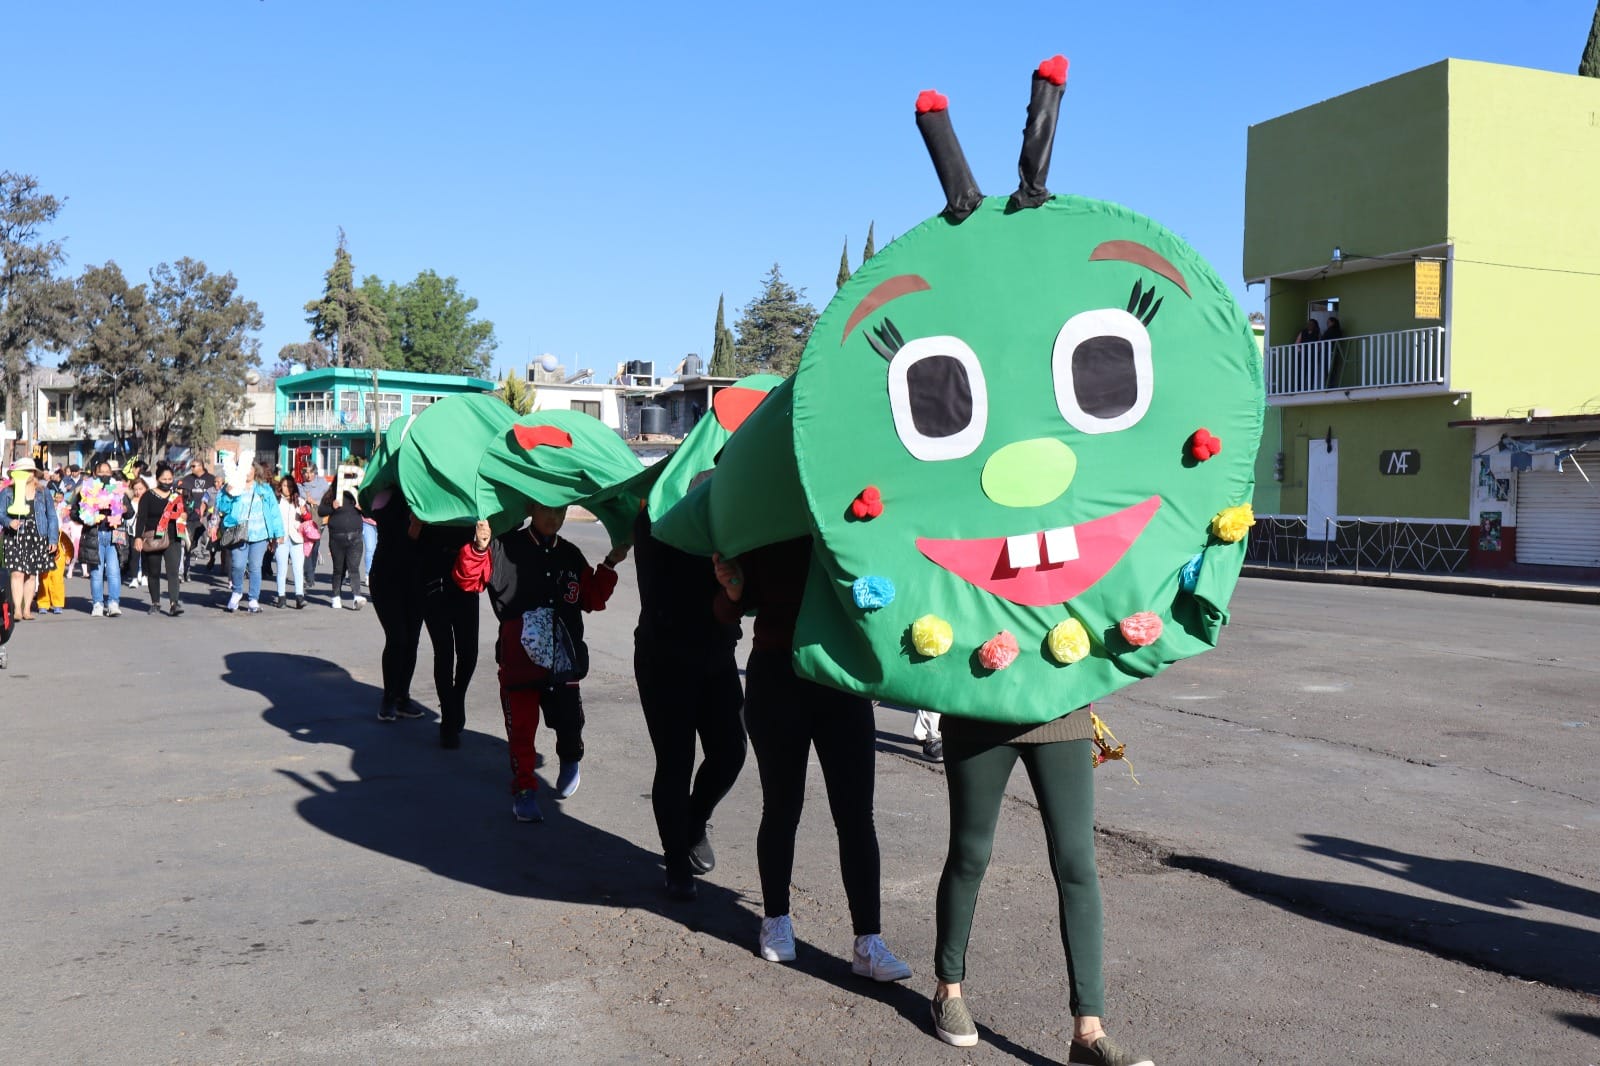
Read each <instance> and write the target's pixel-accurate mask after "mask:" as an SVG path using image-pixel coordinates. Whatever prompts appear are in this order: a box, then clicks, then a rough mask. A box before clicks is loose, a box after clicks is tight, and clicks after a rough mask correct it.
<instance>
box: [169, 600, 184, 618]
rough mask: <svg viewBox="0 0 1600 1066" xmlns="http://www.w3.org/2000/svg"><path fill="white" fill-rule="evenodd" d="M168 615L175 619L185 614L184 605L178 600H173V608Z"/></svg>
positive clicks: (170, 608)
mask: <svg viewBox="0 0 1600 1066" xmlns="http://www.w3.org/2000/svg"><path fill="white" fill-rule="evenodd" d="M167 613H168V614H170V615H172V617H174V618H176V617H178V616H179V615H180V614H182V613H183V604H181V603H179V602H178V601H177V600H173V601H172V606H171V607H169V608H168V609H167Z"/></svg>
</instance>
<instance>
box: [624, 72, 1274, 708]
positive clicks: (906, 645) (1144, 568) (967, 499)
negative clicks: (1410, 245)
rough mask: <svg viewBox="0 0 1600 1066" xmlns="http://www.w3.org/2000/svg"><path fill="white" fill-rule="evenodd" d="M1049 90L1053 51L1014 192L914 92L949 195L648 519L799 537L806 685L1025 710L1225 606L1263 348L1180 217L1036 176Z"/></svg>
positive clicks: (1256, 424) (1058, 81)
mask: <svg viewBox="0 0 1600 1066" xmlns="http://www.w3.org/2000/svg"><path fill="white" fill-rule="evenodd" d="M1065 81H1066V61H1065V60H1064V59H1062V58H1061V57H1059V56H1057V57H1055V59H1053V60H1048V61H1046V62H1045V63H1043V64H1041V65H1040V68H1039V71H1038V72H1037V73H1036V74H1035V75H1034V76H1033V92H1032V100H1031V102H1030V105H1029V109H1028V122H1027V126H1026V128H1025V132H1024V146H1023V151H1022V158H1021V162H1020V165H1019V170H1020V173H1021V177H1022V183H1021V187H1020V188H1019V189H1018V190H1017V192H1016V193H1015V194H1014V195H1012V196H1011V197H1010V198H1004V197H984V196H983V195H982V194H981V193H980V192H979V191H978V189H977V186H976V184H975V182H974V181H973V178H972V174H971V171H970V170H969V169H968V167H967V163H966V160H965V158H964V157H963V156H962V153H961V149H960V146H959V144H958V143H957V142H956V139H955V135H954V132H953V130H952V128H951V125H950V118H949V111H948V105H947V101H946V100H945V98H944V97H942V96H940V95H939V94H938V93H933V92H925V93H923V94H922V95H921V96H920V97H919V98H918V101H917V123H918V126H919V128H920V129H921V131H922V134H923V138H924V140H925V142H926V143H927V145H928V148H929V151H930V153H931V155H932V156H933V161H934V165H935V168H936V170H937V171H938V173H939V177H940V181H941V183H942V184H943V186H944V190H945V194H946V199H947V207H946V208H945V210H944V211H943V212H941V213H940V214H939V215H938V216H936V217H934V218H931V219H929V220H927V221H926V222H924V223H922V224H921V225H920V226H918V227H917V228H916V229H914V230H912V231H911V232H909V233H907V234H905V235H904V236H902V237H901V238H899V239H898V240H896V241H895V242H894V243H893V244H891V245H890V246H889V247H887V248H885V249H883V250H882V251H880V252H879V253H878V254H877V255H875V256H874V257H873V258H872V259H870V260H868V261H867V262H866V263H865V264H864V265H863V266H862V268H861V269H860V270H859V271H858V272H857V273H856V274H855V276H853V277H852V278H851V279H850V280H849V281H848V282H847V283H846V284H845V285H844V286H843V287H842V288H840V289H839V291H838V293H837V294H836V295H835V296H834V298H833V299H832V300H831V301H830V302H829V304H828V307H827V309H826V310H825V311H824V312H823V314H822V316H821V318H820V319H819V320H818V322H817V325H816V328H815V330H814V331H813V333H812V335H811V339H810V341H809V342H808V343H807V345H806V348H805V353H804V355H803V356H802V358H801V361H800V368H799V370H798V372H797V373H796V374H795V376H794V377H793V378H792V379H790V380H789V381H786V382H784V383H783V384H782V385H781V386H779V387H778V388H776V389H774V390H773V391H772V392H771V393H770V394H769V395H768V397H767V399H766V400H765V401H764V402H763V403H762V404H761V405H760V406H759V407H758V408H756V410H755V412H754V413H753V414H752V415H751V416H750V417H749V418H748V420H747V421H746V422H745V423H744V425H743V426H742V427H741V428H740V429H739V430H738V432H737V433H735V434H734V435H733V437H732V438H731V439H730V440H729V442H728V443H727V445H726V447H725V448H724V450H723V454H722V458H721V460H720V461H719V463H718V465H717V467H716V473H715V475H714V476H713V477H712V478H711V479H710V480H709V481H708V482H706V483H704V484H701V485H699V486H698V487H696V488H695V489H694V490H693V491H692V492H690V494H689V495H688V496H687V497H686V498H685V499H684V501H683V502H682V503H680V504H679V505H678V506H676V507H674V508H673V509H671V510H670V511H668V512H667V514H666V515H664V516H662V518H661V520H660V521H659V522H658V523H657V525H656V535H657V536H658V537H660V538H661V539H662V540H663V541H665V542H667V543H669V544H672V545H675V546H676V547H679V548H681V549H683V550H685V551H691V552H696V553H699V554H711V553H712V552H714V551H715V552H720V553H722V554H723V555H726V556H733V555H737V554H740V553H743V552H746V551H749V550H751V549H753V548H756V547H759V546H761V545H764V544H770V543H775V542H777V541H782V540H787V539H790V538H794V537H800V536H811V537H812V538H813V544H814V550H813V556H812V563H811V569H810V578H809V583H808V586H807V590H806V595H805V600H804V604H803V607H802V611H801V615H800V619H799V624H798V628H797V630H796V635H795V648H794V665H795V669H796V671H797V672H798V673H799V674H800V675H801V676H803V677H807V678H810V679H812V680H815V681H818V682H821V683H823V684H826V685H830V686H833V687H836V688H841V689H845V690H849V691H853V692H859V693H863V694H866V695H870V696H872V697H875V698H880V699H885V700H890V701H894V702H897V703H902V704H905V705H908V706H917V707H925V708H928V709H930V710H937V711H943V712H947V713H954V714H960V715H964V716H967V717H974V718H983V719H990V720H995V721H1005V722H1016V723H1034V722H1043V721H1048V720H1050V719H1053V718H1057V717H1059V716H1060V715H1062V714H1064V713H1067V712H1069V711H1071V710H1073V709H1074V708H1077V707H1081V706H1083V705H1085V704H1087V703H1089V702H1091V701H1093V700H1095V699H1099V698H1101V697H1103V696H1105V695H1106V694H1108V693H1110V692H1113V691H1115V690H1117V689H1119V688H1121V687H1122V686H1123V685H1126V684H1128V683H1130V682H1132V681H1135V680H1137V679H1139V678H1142V677H1149V676H1151V675H1153V674H1155V673H1158V672H1159V671H1161V670H1162V669H1164V668H1165V667H1166V666H1167V665H1168V664H1169V663H1172V662H1175V661H1177V660H1179V659H1183V658H1187V657H1188V656H1191V655H1196V654H1198V653H1200V652H1202V651H1205V650H1207V649H1208V648H1211V647H1213V646H1215V644H1216V642H1217V638H1218V631H1219V630H1220V628H1221V627H1222V626H1223V625H1224V624H1225V623H1226V621H1227V617H1228V613H1227V605H1228V600H1229V598H1230V596H1231V595H1232V593H1233V589H1234V585H1235V584H1236V582H1237V580H1238V576H1239V569H1240V566H1241V564H1242V562H1243V559H1244V552H1245V542H1244V539H1243V538H1244V535H1245V531H1246V529H1247V528H1248V526H1249V524H1250V522H1251V520H1252V519H1251V515H1250V512H1249V500H1250V498H1251V494H1252V490H1253V487H1254V467H1255V456H1256V450H1257V448H1258V446H1259V444H1260V437H1261V425H1262V412H1263V381H1262V368H1261V357H1260V351H1259V348H1258V347H1257V344H1256V341H1255V338H1254V334H1253V332H1252V331H1251V329H1250V326H1249V323H1248V322H1247V320H1246V318H1245V315H1244V313H1243V312H1242V311H1241V310H1240V308H1239V306H1238V304H1237V303H1236V302H1235V300H1234V299H1233V297H1232V295H1231V294H1230V293H1229V292H1228V290H1227V289H1226V287H1225V286H1224V285H1223V284H1222V282H1221V281H1220V280H1219V279H1218V277H1217V276H1216V274H1215V273H1214V272H1213V271H1212V269H1211V268H1210V266H1208V265H1207V264H1206V263H1205V261H1204V260H1202V259H1201V258H1200V256H1199V255H1198V254H1196V252H1195V251H1194V250H1193V249H1192V248H1190V247H1189V246H1188V245H1187V244H1186V243H1184V242H1183V241H1182V240H1180V239H1179V238H1178V237H1177V236H1175V235H1174V234H1173V233H1172V232H1171V231H1169V230H1167V229H1166V228H1164V227H1162V226H1160V225H1158V224H1157V223H1155V222H1152V221H1150V220H1149V219H1147V218H1144V217H1142V216H1140V215H1138V214H1135V213H1134V212H1132V211H1130V210H1128V209H1126V208H1123V207H1120V206H1117V205H1115V204H1110V203H1105V202H1102V201H1098V200H1090V199H1086V198H1083V197H1077V196H1053V195H1051V194H1050V193H1049V191H1048V190H1047V189H1046V188H1045V187H1044V181H1045V175H1046V173H1047V171H1048V168H1049V161H1050V151H1051V142H1052V140H1053V138H1054V133H1055V127H1056V120H1057V114H1058V109H1059V104H1060V99H1061V94H1062V87H1063V85H1064V84H1065ZM1224 442H1226V447H1225V448H1224V446H1223V445H1224Z"/></svg>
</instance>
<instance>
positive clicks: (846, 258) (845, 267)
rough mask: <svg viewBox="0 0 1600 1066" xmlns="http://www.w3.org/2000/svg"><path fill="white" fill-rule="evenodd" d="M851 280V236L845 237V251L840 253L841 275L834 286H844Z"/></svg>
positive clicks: (838, 287)
mask: <svg viewBox="0 0 1600 1066" xmlns="http://www.w3.org/2000/svg"><path fill="white" fill-rule="evenodd" d="M849 280H850V238H849V237H846V238H845V239H844V251H842V252H840V253H839V277H838V278H837V279H836V280H835V281H834V283H833V284H834V288H837V289H842V288H844V283H845V282H847V281H849Z"/></svg>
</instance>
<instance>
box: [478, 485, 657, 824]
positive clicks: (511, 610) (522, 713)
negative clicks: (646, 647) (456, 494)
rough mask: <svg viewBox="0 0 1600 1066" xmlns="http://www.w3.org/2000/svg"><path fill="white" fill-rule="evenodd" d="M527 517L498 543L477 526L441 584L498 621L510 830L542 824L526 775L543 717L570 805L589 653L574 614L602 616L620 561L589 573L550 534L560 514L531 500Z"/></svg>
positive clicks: (561, 792) (613, 557)
mask: <svg viewBox="0 0 1600 1066" xmlns="http://www.w3.org/2000/svg"><path fill="white" fill-rule="evenodd" d="M528 512H529V522H528V523H527V525H525V526H522V527H519V528H517V529H513V530H511V531H510V532H509V533H503V534H501V535H500V536H498V537H495V536H493V535H492V533H491V531H490V528H489V523H488V522H486V521H479V522H478V524H477V526H476V528H475V530H474V534H473V538H472V541H471V542H470V543H469V544H466V545H464V546H463V547H462V549H461V553H460V554H459V555H458V556H457V558H456V565H455V569H454V571H453V572H452V574H451V577H452V579H453V580H454V581H455V583H456V584H457V585H458V586H459V587H460V588H461V589H462V590H463V591H466V592H472V593H477V592H481V591H483V590H484V589H488V591H489V602H490V604H491V605H492V606H493V608H494V614H495V617H496V618H497V619H499V621H500V633H499V636H498V638H497V639H496V641H495V661H496V662H497V663H498V664H499V667H500V670H499V674H500V706H501V708H502V710H503V711H504V713H505V721H506V741H507V745H508V747H509V750H510V756H511V794H512V801H511V813H512V814H513V815H514V816H515V817H516V819H517V820H518V821H520V822H542V821H544V814H543V812H541V811H540V810H539V803H538V799H537V798H536V796H535V793H536V791H537V789H538V787H539V780H538V778H537V777H535V776H534V764H535V760H536V759H537V753H536V750H535V747H534V734H535V732H536V731H537V730H538V728H539V718H540V715H541V714H543V716H544V719H545V722H546V724H548V725H549V726H550V727H551V728H552V729H554V730H555V731H556V755H557V757H559V758H560V760H561V772H560V774H559V775H558V776H557V778H556V795H557V796H558V797H559V798H561V799H567V798H570V797H571V796H572V794H573V793H575V792H576V791H577V790H578V784H579V782H580V780H581V774H580V770H579V763H580V762H581V761H582V759H583V754H584V747H583V703H582V699H581V697H580V695H579V691H578V682H579V681H580V680H582V678H583V677H584V675H586V674H587V673H588V669H589V649H588V646H587V645H585V644H584V642H583V612H585V611H599V610H604V609H605V605H606V601H607V600H609V599H610V598H611V593H612V591H613V590H614V589H615V588H616V586H617V572H616V569H615V567H616V565H617V564H618V563H619V562H621V561H622V560H623V559H625V558H627V555H628V547H627V545H622V546H620V547H617V548H613V549H612V550H611V553H610V554H609V555H607V556H606V557H605V560H604V561H603V562H602V563H601V564H600V566H598V567H596V568H593V569H591V568H590V567H589V564H588V563H587V562H586V561H585V559H584V557H583V553H582V552H581V551H579V550H578V548H577V546H576V545H574V544H573V543H571V542H570V541H567V540H564V539H563V538H562V537H561V536H560V535H559V534H560V532H561V527H562V525H563V524H564V523H565V522H566V517H567V512H566V508H564V507H546V506H545V505H543V504H541V503H538V502H537V501H534V502H530V504H529V506H528Z"/></svg>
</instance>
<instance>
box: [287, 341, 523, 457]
mask: <svg viewBox="0 0 1600 1066" xmlns="http://www.w3.org/2000/svg"><path fill="white" fill-rule="evenodd" d="M496 387H497V386H496V383H495V382H493V381H489V380H486V379H484V378H469V377H460V376H456V375H452V374H412V373H409V372H404V371H395V370H379V371H376V372H374V371H371V370H347V369H343V368H335V367H329V368H327V369H324V370H308V371H306V372H304V373H301V374H289V375H287V376H286V377H281V378H279V379H278V381H277V384H276V390H275V391H276V393H277V395H276V398H275V401H274V402H275V404H276V415H275V418H274V428H275V431H276V433H277V437H278V465H279V466H280V467H281V468H282V469H283V470H286V471H287V470H294V471H303V470H304V468H305V467H306V466H307V465H308V464H309V465H311V466H314V467H315V468H316V469H317V470H318V471H320V472H321V473H323V474H330V473H332V471H333V470H334V468H335V467H336V466H338V464H339V462H340V461H341V460H342V459H343V458H344V457H345V456H354V457H356V458H365V457H366V456H369V455H371V454H372V448H373V444H374V443H375V441H376V439H377V435H378V434H380V433H382V432H383V431H384V430H386V429H388V428H389V425H390V423H392V422H394V421H395V420H396V419H399V418H407V417H409V416H411V415H415V414H417V413H418V412H420V411H422V410H423V408H425V407H427V406H428V405H429V404H431V403H433V402H434V401H435V400H440V399H443V398H444V397H446V396H451V395H455V394H457V393H463V392H493V391H494V390H495V388H496Z"/></svg>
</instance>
